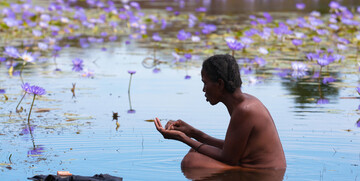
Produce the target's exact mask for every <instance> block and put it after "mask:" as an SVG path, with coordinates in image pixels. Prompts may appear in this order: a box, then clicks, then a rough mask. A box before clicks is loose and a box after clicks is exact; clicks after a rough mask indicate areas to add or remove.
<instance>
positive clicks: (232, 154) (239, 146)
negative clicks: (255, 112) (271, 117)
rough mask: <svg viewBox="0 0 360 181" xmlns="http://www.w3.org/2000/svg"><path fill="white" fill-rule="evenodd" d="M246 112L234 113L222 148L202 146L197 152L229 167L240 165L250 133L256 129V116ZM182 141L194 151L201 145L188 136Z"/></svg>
mask: <svg viewBox="0 0 360 181" xmlns="http://www.w3.org/2000/svg"><path fill="white" fill-rule="evenodd" d="M244 112H245V111H241V113H240V112H239V111H238V112H235V113H233V115H232V117H231V120H230V123H229V127H228V130H227V132H226V137H225V141H224V142H223V147H222V148H219V147H215V146H211V145H202V146H201V147H200V148H199V149H197V151H198V152H199V153H202V154H204V155H207V156H209V157H211V158H213V159H215V160H218V161H220V162H223V163H226V164H228V165H238V163H239V160H240V158H241V155H242V154H243V153H244V152H245V149H246V145H247V142H248V139H249V136H250V133H251V131H252V129H253V127H254V125H253V121H254V120H252V119H254V118H256V116H250V114H251V113H244ZM200 137H204V136H200ZM208 140H212V139H208ZM180 141H182V142H184V143H185V144H187V145H189V146H190V147H192V148H194V149H196V148H197V147H198V146H199V145H200V143H199V142H197V141H195V140H193V139H191V138H189V137H187V136H186V137H182V139H181V140H180ZM215 143H216V141H215Z"/></svg>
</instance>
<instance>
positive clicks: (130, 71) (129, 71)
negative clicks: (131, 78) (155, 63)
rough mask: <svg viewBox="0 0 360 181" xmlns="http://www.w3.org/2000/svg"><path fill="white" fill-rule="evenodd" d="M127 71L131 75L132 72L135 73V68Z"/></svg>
mask: <svg viewBox="0 0 360 181" xmlns="http://www.w3.org/2000/svg"><path fill="white" fill-rule="evenodd" d="M128 73H129V74H131V75H132V74H135V73H136V71H135V70H128Z"/></svg>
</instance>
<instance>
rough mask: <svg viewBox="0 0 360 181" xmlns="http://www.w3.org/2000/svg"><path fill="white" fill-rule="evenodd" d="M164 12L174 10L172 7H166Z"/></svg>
mask: <svg viewBox="0 0 360 181" xmlns="http://www.w3.org/2000/svg"><path fill="white" fill-rule="evenodd" d="M165 10H166V11H173V10H174V8H173V7H170V6H167V7H166V8H165Z"/></svg>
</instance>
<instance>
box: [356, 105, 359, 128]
mask: <svg viewBox="0 0 360 181" xmlns="http://www.w3.org/2000/svg"><path fill="white" fill-rule="evenodd" d="M359 109H360V105H359ZM356 126H357V127H360V119H359V120H357V121H356Z"/></svg>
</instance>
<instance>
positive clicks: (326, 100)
mask: <svg viewBox="0 0 360 181" xmlns="http://www.w3.org/2000/svg"><path fill="white" fill-rule="evenodd" d="M316 104H329V99H326V98H320V99H318V100H317V101H316Z"/></svg>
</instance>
